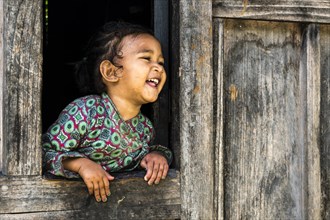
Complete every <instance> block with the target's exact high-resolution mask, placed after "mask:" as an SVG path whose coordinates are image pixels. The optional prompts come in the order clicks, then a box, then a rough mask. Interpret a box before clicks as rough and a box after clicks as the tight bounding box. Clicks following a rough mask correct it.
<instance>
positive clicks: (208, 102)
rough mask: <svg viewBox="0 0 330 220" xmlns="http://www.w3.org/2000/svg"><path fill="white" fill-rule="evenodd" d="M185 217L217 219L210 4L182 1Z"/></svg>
mask: <svg viewBox="0 0 330 220" xmlns="http://www.w3.org/2000/svg"><path fill="white" fill-rule="evenodd" d="M179 10H180V13H179V16H180V19H179V21H178V25H179V28H180V45H179V48H180V68H179V73H178V74H179V78H180V93H179V94H178V96H179V100H180V102H179V103H180V113H179V114H180V133H179V136H180V147H181V161H180V162H181V164H180V172H181V201H182V203H181V209H182V216H181V218H182V219H213V195H214V194H213V187H214V184H213V182H214V181H213V178H214V176H213V173H214V171H213V170H214V165H213V164H214V160H213V155H214V147H213V86H212V85H213V69H212V15H211V13H210V11H211V10H212V2H211V1H210V0H203V1H199V0H183V1H180V3H179Z"/></svg>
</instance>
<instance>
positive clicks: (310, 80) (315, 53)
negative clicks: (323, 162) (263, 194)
mask: <svg viewBox="0 0 330 220" xmlns="http://www.w3.org/2000/svg"><path fill="white" fill-rule="evenodd" d="M303 41H304V42H303V44H302V59H301V63H300V72H301V75H300V78H301V79H302V80H301V85H300V90H301V96H300V99H301V100H300V101H301V103H300V105H301V111H302V112H304V113H305V114H306V116H305V117H301V118H299V121H300V123H301V126H302V127H304V133H303V134H304V139H305V141H304V145H303V151H304V152H303V153H306V156H305V158H303V159H304V160H303V161H302V162H303V163H304V164H303V167H304V168H305V170H306V175H305V176H303V178H304V181H306V191H305V192H306V193H305V194H304V196H305V198H306V200H305V202H306V204H305V216H306V217H307V219H321V181H320V179H321V171H320V143H319V138H320V94H321V91H320V34H319V26H318V25H315V24H310V25H307V26H306V27H305V29H304V35H303ZM305 80H306V81H305ZM304 96H305V97H304Z"/></svg>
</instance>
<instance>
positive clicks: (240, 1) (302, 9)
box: [213, 0, 330, 23]
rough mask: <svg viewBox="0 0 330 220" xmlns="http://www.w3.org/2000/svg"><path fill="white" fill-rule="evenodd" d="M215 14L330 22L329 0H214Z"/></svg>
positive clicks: (219, 15) (225, 16) (263, 18)
mask: <svg viewBox="0 0 330 220" xmlns="http://www.w3.org/2000/svg"><path fill="white" fill-rule="evenodd" d="M213 16H214V17H221V18H246V19H257V20H278V21H298V22H316V23H330V1H329V0H272V1H264V0H256V1H249V0H213Z"/></svg>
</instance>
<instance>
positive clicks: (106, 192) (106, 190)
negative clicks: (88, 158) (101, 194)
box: [103, 177, 111, 196]
mask: <svg viewBox="0 0 330 220" xmlns="http://www.w3.org/2000/svg"><path fill="white" fill-rule="evenodd" d="M103 183H104V190H105V194H106V196H110V194H111V192H110V183H109V180H108V178H107V177H104V178H103Z"/></svg>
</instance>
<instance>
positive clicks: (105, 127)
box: [42, 93, 172, 178]
mask: <svg viewBox="0 0 330 220" xmlns="http://www.w3.org/2000/svg"><path fill="white" fill-rule="evenodd" d="M154 137H155V132H154V128H153V125H152V123H151V121H150V120H149V119H148V118H147V117H146V116H144V115H143V114H142V113H141V112H140V113H139V114H138V115H137V116H136V117H134V118H132V119H130V120H128V121H124V120H123V119H122V118H121V116H120V114H119V112H118V111H117V109H116V107H115V105H114V104H113V102H112V101H111V99H110V98H109V96H108V95H107V94H106V93H102V94H101V95H89V96H85V97H82V98H78V99H76V100H74V101H73V102H71V103H70V104H69V105H68V106H67V107H66V108H65V109H64V110H63V111H62V112H61V114H60V115H59V117H58V119H57V120H56V121H55V122H54V123H53V124H52V125H51V126H50V127H49V129H48V130H47V132H46V133H45V134H44V135H43V136H42V148H43V165H44V169H45V170H46V171H47V172H49V173H51V174H53V175H56V176H63V177H66V178H78V177H79V175H78V174H77V173H75V172H71V171H69V170H65V169H64V167H63V164H62V161H63V159H65V158H72V157H73V158H77V157H84V158H89V159H91V160H93V161H95V162H96V163H98V164H100V165H101V166H102V167H103V169H104V170H106V171H108V172H120V171H130V170H133V169H135V168H137V167H138V166H139V164H140V161H141V160H142V159H143V157H144V156H145V155H146V154H148V153H149V152H151V151H157V152H159V153H161V154H162V155H163V156H164V157H165V158H166V159H167V161H168V163H169V164H170V163H171V161H172V152H171V151H170V150H169V149H168V148H166V147H164V146H162V145H151V143H152V141H153V139H154Z"/></svg>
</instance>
